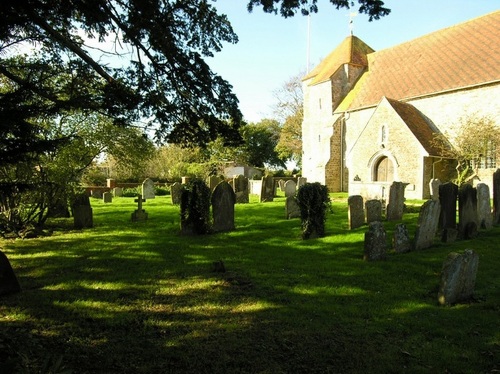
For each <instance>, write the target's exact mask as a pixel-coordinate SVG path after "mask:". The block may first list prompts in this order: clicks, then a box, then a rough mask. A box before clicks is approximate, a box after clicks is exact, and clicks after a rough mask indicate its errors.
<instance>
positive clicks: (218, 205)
mask: <svg viewBox="0 0 500 374" xmlns="http://www.w3.org/2000/svg"><path fill="white" fill-rule="evenodd" d="M211 200H212V215H213V226H212V228H213V230H214V231H215V232H220V231H231V230H234V204H236V196H235V193H234V191H233V188H232V187H231V185H230V184H229V183H227V182H225V181H224V182H220V183H219V184H218V185H217V187H215V189H214V191H213V193H212V198H211Z"/></svg>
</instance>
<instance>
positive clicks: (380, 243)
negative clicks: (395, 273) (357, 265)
mask: <svg viewBox="0 0 500 374" xmlns="http://www.w3.org/2000/svg"><path fill="white" fill-rule="evenodd" d="M386 255H387V241H386V234H385V229H384V225H383V224H382V222H372V223H370V225H369V226H368V231H367V232H366V233H365V243H364V256H363V259H364V260H366V261H377V260H384V259H385V258H386Z"/></svg>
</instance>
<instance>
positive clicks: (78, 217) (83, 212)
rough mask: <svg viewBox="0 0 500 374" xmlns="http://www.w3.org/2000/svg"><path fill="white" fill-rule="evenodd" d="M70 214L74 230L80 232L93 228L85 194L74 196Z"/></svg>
mask: <svg viewBox="0 0 500 374" xmlns="http://www.w3.org/2000/svg"><path fill="white" fill-rule="evenodd" d="M71 212H72V213H73V226H74V227H75V229H78V230H80V229H84V228H90V227H93V226H94V220H93V216H92V207H91V206H90V199H89V197H88V195H87V194H85V193H82V194H79V195H77V196H75V198H74V200H73V203H72V204H71Z"/></svg>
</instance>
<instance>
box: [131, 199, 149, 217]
mask: <svg viewBox="0 0 500 374" xmlns="http://www.w3.org/2000/svg"><path fill="white" fill-rule="evenodd" d="M145 201H146V199H143V198H142V195H137V199H135V200H134V202H136V203H137V209H136V210H135V211H134V212H133V213H132V216H131V219H132V221H133V222H137V221H146V220H147V219H148V214H147V213H146V211H145V210H144V209H142V203H143V202H145Z"/></svg>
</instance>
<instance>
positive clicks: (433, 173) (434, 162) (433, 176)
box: [431, 157, 443, 180]
mask: <svg viewBox="0 0 500 374" xmlns="http://www.w3.org/2000/svg"><path fill="white" fill-rule="evenodd" d="M441 161H443V158H442V157H441V158H439V160H437V161H433V162H432V178H431V180H432V179H435V175H436V173H435V169H434V168H435V166H436V164H438V163H440V162H441Z"/></svg>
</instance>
